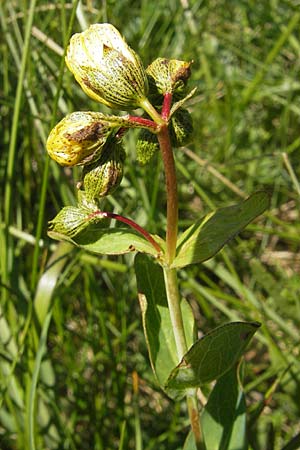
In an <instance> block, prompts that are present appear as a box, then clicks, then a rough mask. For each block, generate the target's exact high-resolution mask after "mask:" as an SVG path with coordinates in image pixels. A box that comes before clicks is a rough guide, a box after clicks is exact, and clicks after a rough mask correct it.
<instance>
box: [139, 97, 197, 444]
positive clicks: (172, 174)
mask: <svg viewBox="0 0 300 450" xmlns="http://www.w3.org/2000/svg"><path fill="white" fill-rule="evenodd" d="M165 100H166V101H165V102H164V108H163V111H162V115H160V114H158V112H157V111H156V110H155V109H154V108H153V106H152V105H151V104H149V102H147V101H145V102H144V105H143V107H144V109H145V110H146V111H147V112H148V114H149V115H150V117H152V119H153V120H154V121H155V122H156V123H157V124H158V126H159V127H160V130H159V132H158V133H157V138H158V142H159V145H160V150H161V154H162V159H163V163H164V169H165V178H166V192H167V232H166V263H167V264H166V267H164V269H163V270H164V279H165V285H166V294H167V300H168V306H169V311H170V318H171V323H172V328H173V333H174V338H175V342H176V348H177V355H178V361H181V359H182V358H183V356H184V355H185V353H186V352H187V350H188V347H187V342H186V337H185V332H184V324H183V318H182V312H181V307H180V295H179V290H178V279H177V271H176V269H172V268H171V265H172V262H173V261H174V258H175V256H176V243H177V232H178V193H177V177H176V168H175V161H174V155H173V151H172V146H171V140H170V134H169V130H168V117H169V110H170V105H171V98H170V99H169V98H167V99H165ZM169 100H170V101H169ZM169 104H170V105H169ZM187 407H188V412H189V417H190V422H191V428H192V430H193V433H194V437H195V443H196V447H197V450H202V449H203V443H202V442H203V441H202V433H201V427H200V417H199V410H198V400H197V395H196V390H195V389H194V390H191V391H190V392H189V394H188V395H187Z"/></svg>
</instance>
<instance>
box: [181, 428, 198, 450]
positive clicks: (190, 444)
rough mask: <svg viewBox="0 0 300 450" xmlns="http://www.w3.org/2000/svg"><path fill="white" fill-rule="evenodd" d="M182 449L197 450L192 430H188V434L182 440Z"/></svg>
mask: <svg viewBox="0 0 300 450" xmlns="http://www.w3.org/2000/svg"><path fill="white" fill-rule="evenodd" d="M183 450H197V446H196V442H195V438H194V433H193V431H192V430H190V431H189V434H188V435H187V437H186V440H185V441H184V445H183Z"/></svg>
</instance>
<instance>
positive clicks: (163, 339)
mask: <svg viewBox="0 0 300 450" xmlns="http://www.w3.org/2000/svg"><path fill="white" fill-rule="evenodd" d="M135 272H136V278H137V287H138V295H139V302H140V306H141V311H142V320H143V328H144V333H145V338H146V343H147V347H148V352H149V357H150V362H151V366H152V370H153V372H154V374H155V377H156V379H157V381H158V383H159V384H160V386H161V387H162V388H163V387H164V385H165V383H166V381H167V379H168V377H169V375H170V373H171V371H172V370H173V369H174V367H176V365H177V364H178V356H177V350H176V343H175V339H174V334H173V330H172V324H171V319H170V313H169V308H168V302H167V297H166V289H165V282H164V275H163V269H162V268H161V267H160V266H159V265H158V264H155V263H154V262H153V260H151V259H150V258H149V257H148V256H146V255H142V254H138V255H136V257H135ZM181 310H182V316H183V322H184V330H185V335H186V339H187V343H188V345H189V346H190V345H192V344H193V342H194V327H195V321H194V315H193V312H192V310H191V307H190V305H189V304H188V302H187V301H186V300H185V299H182V301H181Z"/></svg>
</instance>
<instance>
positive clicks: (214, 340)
mask: <svg viewBox="0 0 300 450" xmlns="http://www.w3.org/2000/svg"><path fill="white" fill-rule="evenodd" d="M259 327H260V324H259V323H257V322H231V323H228V324H226V325H223V326H221V327H218V328H215V329H214V330H212V331H211V332H210V333H208V334H207V335H205V336H204V337H202V338H201V339H199V340H198V341H197V342H196V343H195V344H194V345H193V346H192V347H191V348H190V350H189V351H188V352H187V353H186V354H185V356H184V357H183V358H182V361H181V362H180V364H178V366H177V367H175V369H174V370H173V371H172V372H171V374H170V376H169V378H168V381H167V383H166V386H165V390H166V392H167V393H168V395H169V396H170V397H172V398H175V399H177V398H181V397H182V396H184V395H185V393H186V391H187V390H188V389H190V388H196V387H199V386H202V385H203V384H206V383H209V382H211V381H213V380H216V379H218V378H220V377H221V376H222V375H223V374H224V373H226V372H227V371H228V370H229V369H230V368H231V367H232V366H233V365H234V364H235V363H236V362H237V361H238V360H239V359H240V357H241V356H242V354H243V353H244V351H245V349H246V347H247V345H248V343H249V341H250V340H251V338H252V336H253V335H254V333H255V332H256V331H257V329H258V328H259Z"/></svg>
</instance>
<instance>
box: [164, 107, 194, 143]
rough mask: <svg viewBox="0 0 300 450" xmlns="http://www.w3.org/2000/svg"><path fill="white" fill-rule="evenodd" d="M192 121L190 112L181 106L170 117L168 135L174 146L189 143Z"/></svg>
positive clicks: (191, 133)
mask: <svg viewBox="0 0 300 450" xmlns="http://www.w3.org/2000/svg"><path fill="white" fill-rule="evenodd" d="M193 131H194V129H193V122H192V117H191V115H190V113H189V112H188V111H187V110H186V109H183V108H180V109H178V111H176V112H175V113H174V114H173V116H172V118H171V126H170V137H171V142H172V145H173V146H174V147H183V146H184V145H187V144H189V143H190V142H191V141H192V138H193Z"/></svg>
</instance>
